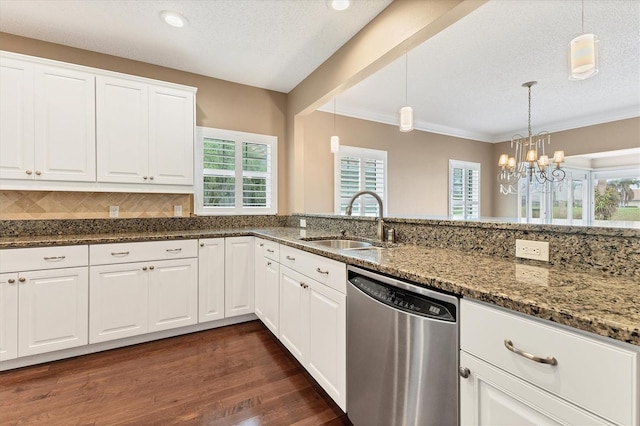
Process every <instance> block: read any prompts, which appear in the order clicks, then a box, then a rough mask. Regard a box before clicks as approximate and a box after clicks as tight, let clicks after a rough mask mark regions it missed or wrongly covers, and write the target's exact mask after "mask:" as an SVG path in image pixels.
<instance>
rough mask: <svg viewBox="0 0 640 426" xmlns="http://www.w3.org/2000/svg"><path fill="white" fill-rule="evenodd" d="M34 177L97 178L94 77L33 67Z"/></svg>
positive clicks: (56, 69)
mask: <svg viewBox="0 0 640 426" xmlns="http://www.w3.org/2000/svg"><path fill="white" fill-rule="evenodd" d="M34 91H35V93H37V96H36V97H35V106H34V108H35V148H34V152H35V171H34V173H35V175H36V176H35V179H47V180H61V181H81V182H95V180H96V151H95V149H96V148H95V144H96V132H95V77H94V76H93V75H91V74H88V73H84V72H80V71H75V70H70V69H65V68H58V67H51V66H43V65H36V66H35V67H34Z"/></svg>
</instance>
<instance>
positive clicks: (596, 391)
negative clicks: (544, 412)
mask: <svg viewBox="0 0 640 426" xmlns="http://www.w3.org/2000/svg"><path fill="white" fill-rule="evenodd" d="M460 306H461V323H460V324H461V326H460V348H461V349H462V350H464V351H466V352H468V353H470V354H473V355H475V356H477V357H479V358H481V359H483V360H485V361H487V362H489V363H491V364H493V365H495V366H497V367H499V368H502V369H503V370H506V371H507V372H510V373H512V374H514V375H515V376H517V377H520V378H522V379H524V380H526V381H528V382H530V383H533V384H535V385H537V386H540V387H541V388H543V389H545V390H547V391H549V392H551V393H553V394H555V395H558V396H560V397H562V398H565V399H567V400H569V401H571V402H573V403H575V404H576V405H578V406H581V407H584V408H586V409H587V410H589V411H591V412H593V413H596V414H599V415H600V416H603V417H605V418H607V419H610V420H612V421H614V422H616V423H620V424H636V423H635V422H637V421H638V419H637V406H636V404H637V400H638V352H639V351H637V350H636V351H634V350H633V349H632V348H628V349H627V348H623V347H622V346H623V345H617V344H615V342H612V343H613V344H609V343H608V342H605V341H604V339H597V338H591V337H589V336H585V335H582V334H580V333H578V332H575V333H574V332H572V331H570V330H566V329H564V328H560V327H558V326H556V325H553V324H552V323H550V322H547V321H544V320H539V319H537V318H533V317H527V316H525V315H522V314H517V313H512V312H508V311H506V310H502V309H499V308H495V307H492V306H488V305H485V304H482V303H477V302H472V301H469V300H462V301H461V304H460ZM506 340H509V341H511V343H512V347H514V348H515V349H516V350H521V351H523V352H526V353H528V354H532V355H534V356H537V357H540V358H543V359H547V358H550V357H553V358H555V359H556V360H557V364H556V365H550V364H544V363H540V362H537V361H534V360H531V359H528V358H526V357H524V356H522V355H519V354H517V353H515V352H513V351H511V350H509V349H507V347H506V343H505V341H506Z"/></svg>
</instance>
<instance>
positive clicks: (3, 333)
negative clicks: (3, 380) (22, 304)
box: [0, 273, 18, 361]
mask: <svg viewBox="0 0 640 426" xmlns="http://www.w3.org/2000/svg"><path fill="white" fill-rule="evenodd" d="M17 356H18V274H15V273H14V274H0V361H5V360H7V359H14V358H16V357H17Z"/></svg>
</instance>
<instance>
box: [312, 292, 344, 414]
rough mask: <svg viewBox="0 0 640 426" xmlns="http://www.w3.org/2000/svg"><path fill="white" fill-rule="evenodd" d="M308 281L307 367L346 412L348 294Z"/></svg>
mask: <svg viewBox="0 0 640 426" xmlns="http://www.w3.org/2000/svg"><path fill="white" fill-rule="evenodd" d="M307 283H308V285H309V287H308V288H307V289H306V291H307V292H308V293H309V294H308V297H309V308H308V312H309V313H308V315H309V333H308V335H309V355H308V357H307V365H306V368H307V370H308V371H309V373H310V374H311V375H312V376H313V377H314V378H315V379H316V380H317V381H318V383H319V384H320V386H322V388H323V389H324V390H325V391H326V392H327V393H328V394H329V396H331V398H333V400H334V401H335V402H336V403H337V404H338V405H339V406H340V408H342V410H345V411H346V409H347V404H346V402H347V399H346V387H347V385H346V383H347V376H346V374H347V371H346V368H347V365H346V357H347V346H346V344H347V341H346V330H347V296H345V295H344V294H342V293H340V292H338V291H335V290H334V289H332V288H330V287H327V286H325V285H324V284H321V283H319V282H316V281H313V280H309V281H307Z"/></svg>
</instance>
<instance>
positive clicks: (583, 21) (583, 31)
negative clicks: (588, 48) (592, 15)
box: [582, 0, 584, 34]
mask: <svg viewBox="0 0 640 426" xmlns="http://www.w3.org/2000/svg"><path fill="white" fill-rule="evenodd" d="M582 34H584V0H582Z"/></svg>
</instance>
